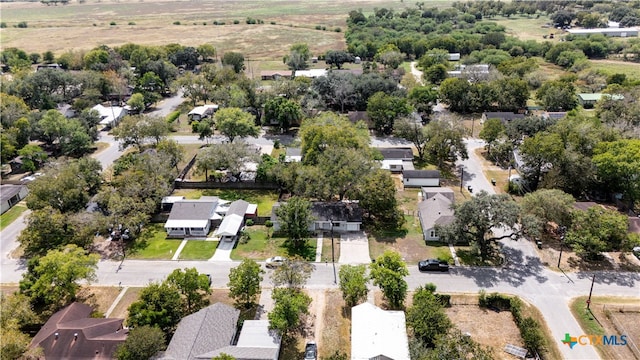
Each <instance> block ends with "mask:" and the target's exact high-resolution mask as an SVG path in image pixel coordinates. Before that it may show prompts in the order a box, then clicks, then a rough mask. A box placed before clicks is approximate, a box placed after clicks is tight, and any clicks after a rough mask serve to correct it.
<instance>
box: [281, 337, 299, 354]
mask: <svg viewBox="0 0 640 360" xmlns="http://www.w3.org/2000/svg"><path fill="white" fill-rule="evenodd" d="M279 358H280V359H304V351H300V350H298V341H297V339H296V338H295V337H293V336H287V337H285V338H283V339H282V343H281V345H280V357H279Z"/></svg>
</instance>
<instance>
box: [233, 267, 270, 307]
mask: <svg viewBox="0 0 640 360" xmlns="http://www.w3.org/2000/svg"><path fill="white" fill-rule="evenodd" d="M262 274H264V270H262V268H260V265H259V264H258V263H257V262H255V261H254V260H251V259H244V260H243V261H242V263H240V265H238V266H237V267H235V268H233V269H231V271H230V272H229V283H228V284H227V286H228V287H229V297H231V298H233V299H234V300H235V306H236V308H238V309H241V310H247V309H251V308H252V307H254V306H255V305H256V301H257V300H258V295H259V294H260V282H261V281H262Z"/></svg>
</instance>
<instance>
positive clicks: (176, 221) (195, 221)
mask: <svg viewBox="0 0 640 360" xmlns="http://www.w3.org/2000/svg"><path fill="white" fill-rule="evenodd" d="M221 202H222V201H221V200H220V199H219V198H218V197H216V196H210V197H209V196H203V197H201V198H200V199H197V200H180V201H176V202H174V203H173V206H172V208H171V213H169V219H168V220H167V222H166V223H165V224H164V228H165V230H166V231H167V236H168V237H189V236H207V234H209V230H211V225H212V223H213V221H216V220H218V221H219V220H222V216H221V215H220V214H218V213H216V209H217V208H218V207H219V206H220V205H223V204H221Z"/></svg>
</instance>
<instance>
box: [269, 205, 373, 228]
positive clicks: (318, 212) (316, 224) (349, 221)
mask: <svg viewBox="0 0 640 360" xmlns="http://www.w3.org/2000/svg"><path fill="white" fill-rule="evenodd" d="M278 207H280V204H279V203H276V204H274V205H273V209H272V211H271V222H272V223H273V229H274V230H278V229H280V221H279V219H278V216H277V215H276V209H277V208H278ZM311 217H312V218H313V221H311V223H309V231H311V232H315V231H335V232H338V233H344V232H352V231H360V229H361V227H362V208H360V206H358V204H357V203H354V202H344V201H339V202H314V203H312V204H311Z"/></svg>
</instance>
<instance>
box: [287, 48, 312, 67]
mask: <svg viewBox="0 0 640 360" xmlns="http://www.w3.org/2000/svg"><path fill="white" fill-rule="evenodd" d="M310 57H311V52H310V51H309V45H307V44H305V43H298V44H293V45H291V48H289V55H287V56H285V57H284V59H283V60H284V63H285V64H287V66H288V67H289V69H291V70H293V71H296V70H302V69H306V68H308V67H309V66H308V64H307V61H309V58H310Z"/></svg>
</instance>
